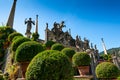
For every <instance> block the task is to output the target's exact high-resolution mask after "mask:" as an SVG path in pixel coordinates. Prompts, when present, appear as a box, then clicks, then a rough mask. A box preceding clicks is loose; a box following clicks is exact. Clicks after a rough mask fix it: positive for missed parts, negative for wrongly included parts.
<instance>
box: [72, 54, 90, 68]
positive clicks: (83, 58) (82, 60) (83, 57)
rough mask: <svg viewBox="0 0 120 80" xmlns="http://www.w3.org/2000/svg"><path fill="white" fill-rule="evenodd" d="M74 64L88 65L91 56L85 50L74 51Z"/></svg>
mask: <svg viewBox="0 0 120 80" xmlns="http://www.w3.org/2000/svg"><path fill="white" fill-rule="evenodd" d="M72 62H73V64H74V66H77V67H78V66H88V65H90V62H91V58H90V56H89V55H88V54H87V53H86V52H78V53H75V54H74V55H73V57H72Z"/></svg>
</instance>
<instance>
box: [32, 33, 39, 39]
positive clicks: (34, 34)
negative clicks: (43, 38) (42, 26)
mask: <svg viewBox="0 0 120 80" xmlns="http://www.w3.org/2000/svg"><path fill="white" fill-rule="evenodd" d="M37 39H39V34H38V33H33V34H32V40H33V41H37Z"/></svg>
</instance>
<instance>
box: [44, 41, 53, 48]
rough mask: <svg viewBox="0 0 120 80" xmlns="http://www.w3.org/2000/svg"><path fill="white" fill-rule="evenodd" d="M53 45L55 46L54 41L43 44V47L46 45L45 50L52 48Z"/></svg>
mask: <svg viewBox="0 0 120 80" xmlns="http://www.w3.org/2000/svg"><path fill="white" fill-rule="evenodd" d="M53 44H55V42H54V41H47V42H46V43H45V45H46V47H47V48H51V46H52V45H53Z"/></svg>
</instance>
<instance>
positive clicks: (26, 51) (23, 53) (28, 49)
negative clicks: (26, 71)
mask: <svg viewBox="0 0 120 80" xmlns="http://www.w3.org/2000/svg"><path fill="white" fill-rule="evenodd" d="M43 50H44V49H43V47H42V45H41V44H40V43H38V42H35V41H27V42H24V43H22V44H21V45H20V46H19V47H18V48H17V50H16V54H15V61H17V62H29V61H31V60H32V58H33V57H34V56H35V55H36V54H38V53H39V52H41V51H43Z"/></svg>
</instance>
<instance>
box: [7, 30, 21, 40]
mask: <svg viewBox="0 0 120 80" xmlns="http://www.w3.org/2000/svg"><path fill="white" fill-rule="evenodd" d="M15 36H23V35H22V34H21V33H18V32H13V33H11V34H10V35H9V36H8V41H12V39H13V38H14V37H15Z"/></svg>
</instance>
